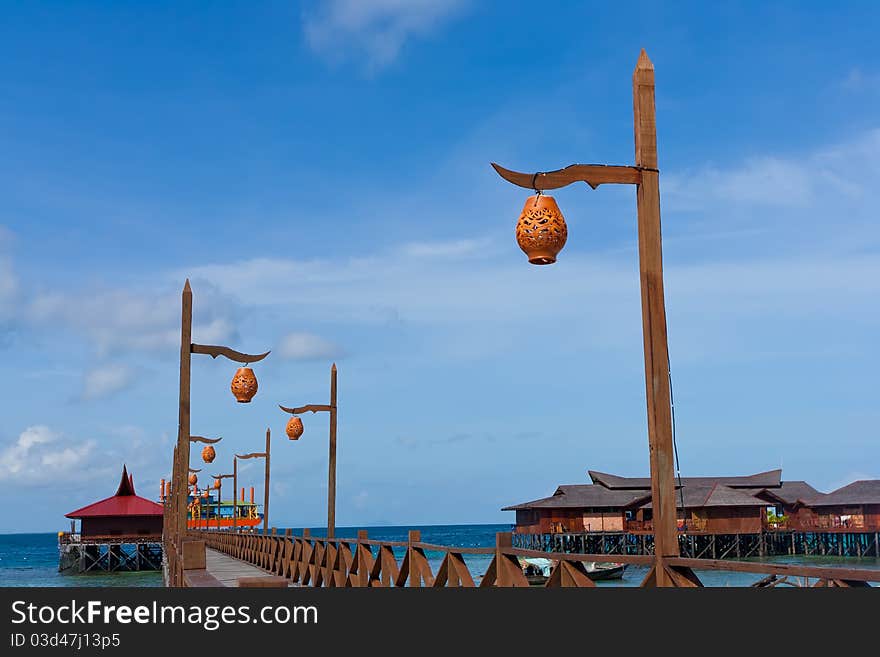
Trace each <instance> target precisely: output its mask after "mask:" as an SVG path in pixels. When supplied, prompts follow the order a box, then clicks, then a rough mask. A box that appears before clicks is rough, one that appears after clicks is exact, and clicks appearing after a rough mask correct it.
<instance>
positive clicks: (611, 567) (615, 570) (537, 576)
mask: <svg viewBox="0 0 880 657" xmlns="http://www.w3.org/2000/svg"><path fill="white" fill-rule="evenodd" d="M583 564H584V569H585V570H586V571H587V577H589V578H590V579H591V580H593V581H594V582H595V581H599V580H606V579H622V578H623V572H624V571H625V570H626V564H625V563H617V562H596V561H585V562H583ZM519 565H520V567H521V568H522V571H523V575H525V576H526V579H527V580H528V582H529V584H530V585H532V586H543V585H544V584H546V583H547V580H548V579H550V572H551V571H552V570H553V561H552V560H551V559H540V558H533V559H525V558H522V557H520V558H519Z"/></svg>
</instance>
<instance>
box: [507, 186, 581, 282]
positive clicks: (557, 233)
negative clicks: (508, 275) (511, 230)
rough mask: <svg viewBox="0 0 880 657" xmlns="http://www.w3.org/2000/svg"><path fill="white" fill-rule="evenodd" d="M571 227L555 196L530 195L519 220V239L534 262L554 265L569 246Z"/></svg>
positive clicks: (520, 246) (522, 247) (523, 248)
mask: <svg viewBox="0 0 880 657" xmlns="http://www.w3.org/2000/svg"><path fill="white" fill-rule="evenodd" d="M566 239H568V227H567V226H566V225H565V219H564V218H563V217H562V212H561V211H560V210H559V206H558V205H556V200H555V199H554V198H553V197H552V196H544V195H543V194H537V195H535V196H529V198H528V199H526V204H525V206H524V207H523V211H522V214H520V216H519V221H518V222H517V223H516V242H517V244H519V248H521V249H522V250H523V251H524V252H525V254H526V255H527V256H528V258H529V262H530V263H532V264H533V265H551V264H553V263H554V262H556V254H557V253H559V252H560V251H561V250H562V247H563V246H565V240H566Z"/></svg>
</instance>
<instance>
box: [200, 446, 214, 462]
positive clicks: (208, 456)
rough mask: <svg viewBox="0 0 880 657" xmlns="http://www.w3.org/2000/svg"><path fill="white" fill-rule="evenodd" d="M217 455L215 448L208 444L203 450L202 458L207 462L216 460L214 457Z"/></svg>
mask: <svg viewBox="0 0 880 657" xmlns="http://www.w3.org/2000/svg"><path fill="white" fill-rule="evenodd" d="M215 456H217V453H216V452H215V451H214V448H213V447H211V446H210V445H208V446H207V447H205V449H203V450H202V460H203V461H204V462H205V463H210V462H211V461H213V460H214V457H215Z"/></svg>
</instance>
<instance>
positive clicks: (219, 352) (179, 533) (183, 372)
mask: <svg viewBox="0 0 880 657" xmlns="http://www.w3.org/2000/svg"><path fill="white" fill-rule="evenodd" d="M192 304H193V298H192V288H191V287H190V284H189V279H187V280H186V283H185V284H184V286H183V292H182V294H181V313H180V315H181V322H180V396H179V405H178V424H177V444H176V446H175V451H174V465H173V471H172V479H173V481H172V489H171V491H172V500H171V501H170V504H169V507H170V508H171V509H172V513H171V516H172V518H173V522H171V523H166V525H165V526H166V528H167V529H170V533H171V536H170V537H169V538H170V539H171V540H173V541H174V543H175V547H176V550H177V552H178V554H180V552H181V550H182V547H183V546H182V541H183V539H184V537H185V536H186V529H187V510H186V501H187V491H188V489H187V486H186V479H187V469H188V467H189V454H190V443H191V442H202V443H207V444H213V443H216V442H218V440H219V438H218V439H209V438H202V437H201V436H191V435H190V372H191V368H192V354H206V355H208V356H211V358H217V356H224V357H225V358H228V359H229V360H231V361H234V362H237V363H243V364H244V365H248V364H250V363H257V362H259V361H261V360H263V359H264V358H265V357H266V356H268V355H269V352H268V351H267V352H266V353H264V354H253V355H252V354H243V353H241V352H239V351H235V350H233V349H230V348H229V347H222V346H213V345H200V344H195V343H194V342H193V341H192V317H193V312H192ZM256 390H257V384H256V378H255V377H254V376H253V372H252V371H250V368H247V367H244V368H239V371H238V372H236V374H235V376H234V377H233V381H232V391H233V394H235V395H236V399H237V400H238V401H248V400H249V398H250V397H253V395H254V394H255V393H256ZM171 577H172V584H174V585H179V584H180V579H181V577H182V571H181V572H178V573H172V575H171Z"/></svg>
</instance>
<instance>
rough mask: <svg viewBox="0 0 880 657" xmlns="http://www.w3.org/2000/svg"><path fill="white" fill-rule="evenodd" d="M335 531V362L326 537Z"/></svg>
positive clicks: (332, 368) (331, 371) (332, 373)
mask: <svg viewBox="0 0 880 657" xmlns="http://www.w3.org/2000/svg"><path fill="white" fill-rule="evenodd" d="M335 533H336V363H333V367H331V368H330V472H329V474H328V478H327V538H333V537H334V535H335Z"/></svg>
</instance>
